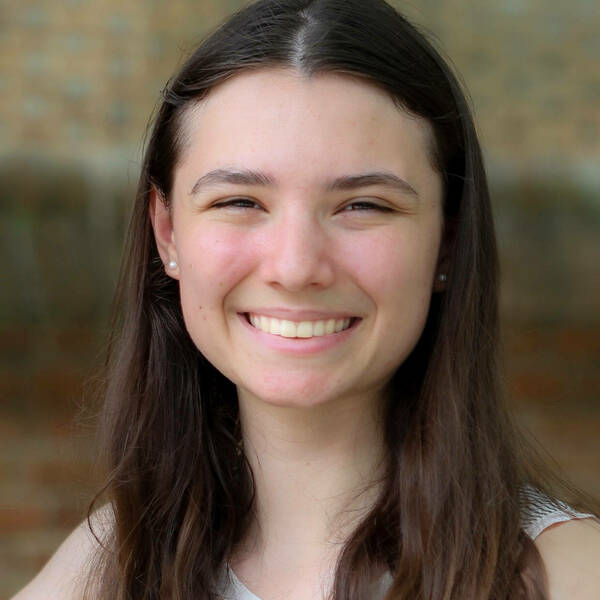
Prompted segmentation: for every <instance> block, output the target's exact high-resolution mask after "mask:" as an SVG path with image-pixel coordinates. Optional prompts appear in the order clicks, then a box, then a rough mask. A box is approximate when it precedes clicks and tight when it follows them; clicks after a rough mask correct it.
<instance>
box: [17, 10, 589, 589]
mask: <svg viewBox="0 0 600 600" xmlns="http://www.w3.org/2000/svg"><path fill="white" fill-rule="evenodd" d="M497 293H498V291H497V259H496V248H495V242H494V231H493V224H492V217H491V213H490V205H489V199H488V191H487V186H486V178H485V173H484V169H483V166H482V161H481V154H480V149H479V145H478V141H477V137H476V134H475V130H474V127H473V123H472V119H471V116H470V113H469V109H468V106H467V103H466V102H465V99H464V96H463V94H462V93H461V91H460V89H459V86H458V84H457V83H456V80H455V78H454V77H453V75H452V74H451V72H450V70H449V69H448V67H447V66H446V65H445V63H444V62H443V61H442V59H441V58H440V57H439V55H438V54H437V53H436V52H435V51H434V50H433V49H432V48H431V46H430V45H429V44H428V43H427V41H426V40H425V39H424V38H423V37H422V36H421V35H420V34H419V33H418V32H417V31H416V30H415V29H414V27H412V26H411V25H410V24H408V23H407V21H406V20H404V19H403V18H402V17H401V16H400V15H398V14H397V13H396V12H395V11H394V10H393V9H392V8H391V7H390V6H389V5H387V4H385V3H384V2H383V1H382V0H368V1H366V0H262V1H259V2H257V3H254V4H252V5H250V6H249V7H247V8H246V9H244V10H242V11H241V12H240V13H238V14H237V15H235V16H233V17H232V18H231V19H230V20H229V21H228V22H227V23H226V24H225V25H224V26H223V27H221V28H220V29H219V30H218V31H217V32H216V33H214V34H213V35H212V36H211V37H209V38H208V39H207V40H206V41H205V42H204V43H203V44H202V45H201V46H200V47H199V48H198V49H197V50H196V51H195V52H194V53H193V55H192V56H191V57H190V58H189V60H188V61H187V63H186V64H185V65H184V67H183V68H182V70H181V71H180V73H178V74H177V75H176V76H175V77H174V78H173V79H172V80H171V82H170V83H169V85H168V87H167V88H166V89H165V92H164V100H163V103H162V106H161V107H160V110H159V112H158V114H157V116H156V119H155V124H154V129H153V131H152V134H151V137H150V140H149V143H148V147H147V151H146V156H145V160H144V164H143V167H142V173H141V177H140V183H139V189H138V195H137V202H136V205H135V209H134V214H133V218H132V222H131V227H130V231H129V237H128V246H127V251H126V253H125V262H124V268H123V272H122V277H121V283H120V291H119V296H118V298H119V306H120V309H121V312H120V313H119V315H120V318H119V320H118V321H117V323H116V325H115V334H114V337H113V339H112V345H111V349H110V361H109V365H108V372H107V377H106V389H105V408H104V417H103V434H104V439H105V440H106V457H107V464H108V467H109V474H110V475H109V478H108V483H107V486H106V489H105V490H104V492H105V496H103V497H102V502H103V503H104V504H103V507H102V508H100V509H99V510H98V511H96V512H95V513H93V514H92V515H91V517H90V520H89V523H85V524H83V525H82V526H81V527H80V528H79V529H78V530H77V531H76V532H75V533H74V534H73V535H72V536H71V537H70V538H69V539H68V540H67V541H66V542H65V544H64V545H63V546H62V547H61V549H59V551H58V552H57V554H56V555H55V557H54V558H53V559H52V560H51V561H50V563H49V564H48V565H47V567H46V568H45V569H44V570H43V571H42V573H41V574H40V575H39V576H38V578H37V579H36V580H34V581H33V582H32V583H31V584H30V585H29V586H28V587H27V588H26V589H25V590H24V591H23V592H21V594H19V595H18V596H17V598H19V599H20V600H25V599H36V598H48V597H52V598H59V597H60V598H81V597H84V595H85V597H88V598H93V599H96V600H99V599H109V598H110V599H135V600H144V599H148V600H150V599H158V598H161V599H177V600H184V599H186V600H187V599H191V598H194V599H202V598H204V599H216V598H233V599H238V600H241V599H252V600H256V599H257V598H259V599H262V600H275V599H279V598H286V599H291V600H296V599H298V600H299V599H303V600H304V599H321V598H334V599H336V600H341V599H364V600H371V599H375V598H377V599H379V598H385V599H386V600H392V599H394V600H396V599H397V600H400V599H402V600H409V599H410V600H415V599H419V598H421V599H428V600H465V599H484V598H486V599H488V598H489V599H509V598H510V599H514V598H523V599H527V600H533V599H542V598H552V599H562V598H569V599H570V600H571V599H575V600H577V599H578V600H587V599H590V600H591V599H592V598H598V597H600V578H599V575H598V569H597V566H598V564H600V525H598V524H597V523H596V522H595V520H594V518H593V517H591V515H590V514H589V512H591V510H592V509H594V508H595V507H593V506H591V505H584V504H583V503H582V502H581V501H579V502H578V501H577V499H576V498H575V499H574V498H573V497H571V498H568V497H567V496H566V495H565V487H564V486H563V487H562V488H561V487H554V488H553V487H551V486H550V484H549V481H550V480H549V479H548V477H546V476H542V474H541V472H540V471H539V470H538V467H536V463H535V462H533V458H532V455H531V454H530V453H526V452H525V445H524V443H523V442H522V440H521V439H520V438H519V437H518V436H517V434H516V433H515V432H514V431H513V429H512V427H511V424H510V422H509V420H508V418H507V416H506V414H505V412H504V408H503V405H502V402H501V393H500V389H499V388H500V386H499V382H498V369H497V360H496V359H497V351H498V317H497ZM561 490H562V491H561ZM559 500H563V501H564V500H570V501H571V506H572V507H573V508H570V507H569V506H567V505H566V504H563V503H561V502H560V501H559ZM575 509H578V510H580V511H585V510H586V509H587V511H588V512H587V513H584V512H576V511H575ZM90 526H91V527H92V529H93V532H94V534H92V533H90Z"/></svg>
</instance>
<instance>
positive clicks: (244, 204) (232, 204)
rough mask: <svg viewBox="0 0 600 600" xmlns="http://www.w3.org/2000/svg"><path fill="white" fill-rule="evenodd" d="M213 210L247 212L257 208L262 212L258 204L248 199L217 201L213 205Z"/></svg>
mask: <svg viewBox="0 0 600 600" xmlns="http://www.w3.org/2000/svg"><path fill="white" fill-rule="evenodd" d="M213 208H225V209H238V210H240V209H241V210H248V209H251V208H258V209H259V210H262V207H261V206H260V204H258V203H257V202H255V201H254V200H251V199H250V198H227V200H219V202H215V203H214V204H213Z"/></svg>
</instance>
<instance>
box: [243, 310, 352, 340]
mask: <svg viewBox="0 0 600 600" xmlns="http://www.w3.org/2000/svg"><path fill="white" fill-rule="evenodd" d="M246 319H247V320H248V322H249V323H250V324H251V325H252V326H253V327H255V328H256V329H259V330H260V331H263V332H264V333H270V334H272V335H279V336H281V337H287V338H312V337H321V336H324V335H331V334H333V333H339V332H341V331H344V330H345V329H348V328H349V327H350V326H351V325H353V324H354V323H355V322H356V321H357V320H358V319H357V318H356V317H352V318H350V317H346V318H344V319H322V320H318V321H289V320H287V319H277V318H275V317H267V316H265V315H259V314H256V313H246Z"/></svg>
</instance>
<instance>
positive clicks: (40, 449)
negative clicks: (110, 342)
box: [0, 0, 600, 597]
mask: <svg viewBox="0 0 600 600" xmlns="http://www.w3.org/2000/svg"><path fill="white" fill-rule="evenodd" d="M240 4H241V3H240V2H238V1H225V0H213V1H206V0H204V1H197V0H171V1H170V2H165V1H164V0H144V1H140V2H135V3H125V4H124V3H122V2H117V1H116V0H98V1H95V2H89V1H85V0H65V1H64V2H61V3H59V4H58V5H57V4H56V3H51V2H50V1H49V0H37V1H31V0H23V1H20V2H12V3H4V4H3V5H2V13H3V18H2V20H1V21H0V74H1V76H0V197H1V198H2V201H1V202H0V255H1V256H2V257H3V269H2V270H0V277H1V279H0V285H1V287H2V290H3V293H2V295H1V297H0V356H1V359H2V363H1V366H0V369H1V370H0V597H5V596H6V595H8V594H10V593H12V592H13V591H15V590H16V589H17V588H18V587H20V586H21V585H22V584H23V583H24V582H25V581H26V580H27V579H29V578H30V577H31V576H32V575H33V574H34V573H35V572H36V571H37V570H39V568H40V567H41V565H42V564H43V563H44V562H45V560H46V559H47V558H48V556H49V555H50V553H51V552H52V551H53V550H54V549H55V548H56V546H57V545H58V543H59V542H60V540H61V539H62V538H63V537H64V536H65V535H66V534H67V532H68V531H70V530H71V529H72V528H73V527H74V526H75V525H76V524H77V523H78V522H79V521H80V520H81V519H82V518H83V515H84V512H85V508H86V506H87V503H88V501H89V499H90V497H91V495H92V493H93V491H94V490H95V489H96V488H97V485H98V482H97V481H94V480H93V475H92V473H93V470H92V465H93V460H94V452H93V445H92V439H93V410H92V409H91V408H90V407H91V406H93V404H91V403H90V399H89V396H88V395H87V392H86V389H87V388H86V387H84V384H85V383H86V382H87V381H89V380H90V379H91V378H93V375H94V370H95V368H96V367H97V366H98V364H99V358H98V357H99V354H100V352H101V349H102V345H103V341H104V336H105V333H106V327H107V322H108V307H109V304H110V297H111V292H112V288H113V285H114V281H115V274H116V271H117V268H118V257H119V254H120V244H121V240H122V236H123V230H124V222H125V218H126V214H127V212H128V206H129V203H130V200H131V198H132V194H133V188H134V184H135V180H136V178H137V171H138V167H139V161H140V158H139V157H140V151H139V149H140V145H141V141H142V138H143V132H144V128H145V124H146V120H147V118H148V115H149V114H150V112H151V110H152V108H153V106H155V103H156V102H157V99H158V97H159V93H160V90H161V89H162V87H163V86H164V84H165V81H166V79H167V78H168V76H169V75H170V74H171V72H172V70H173V68H174V66H175V65H176V64H177V63H178V62H180V61H181V57H182V56H183V55H184V54H185V52H186V51H187V49H188V48H189V47H190V44H192V43H193V42H194V41H195V40H197V39H199V38H200V37H201V36H202V34H203V32H204V31H205V30H206V29H207V28H210V27H212V26H213V25H214V24H215V23H217V22H218V21H219V20H220V19H221V18H222V16H223V15H225V14H226V13H228V12H230V11H231V10H233V9H235V8H237V7H238V6H239V5H240ZM394 4H395V5H396V6H398V7H400V8H402V9H403V10H405V12H406V13H407V14H408V15H409V16H411V17H412V18H413V19H414V20H415V21H416V22H418V23H420V24H422V26H423V27H424V28H426V29H427V30H430V31H431V32H432V33H433V34H434V35H435V36H436V37H437V38H438V42H437V45H438V46H441V47H442V48H443V49H445V51H446V53H447V54H448V55H449V56H450V57H451V58H452V61H453V63H454V64H455V65H456V67H457V69H458V70H459V71H460V73H461V74H462V75H463V78H464V80H465V81H466V82H467V84H468V88H469V90H470V92H471V95H472V98H473V104H474V108H475V113H476V117H477V121H478V126H479V129H480V134H481V137H482V140H483V143H484V147H485V152H486V160H487V163H488V166H489V171H490V176H491V177H490V178H491V183H492V191H493V200H494V205H495V209H496V213H497V228H498V233H499V242H500V250H501V255H502V264H503V295H502V310H503V315H504V317H505V323H506V324H507V325H506V327H505V336H506V350H507V351H506V359H507V387H508V390H509V392H510V399H511V404H512V406H513V407H514V409H515V411H516V412H517V415H518V417H519V419H520V420H521V422H522V423H523V424H525V425H526V426H528V427H530V428H531V429H532V431H533V432H534V433H535V434H536V435H537V436H538V437H539V438H540V439H541V440H542V441H543V442H544V443H545V444H546V445H547V446H548V447H549V448H550V449H551V450H552V452H553V454H554V455H555V456H556V457H557V460H558V461H559V463H560V464H561V465H562V466H563V467H564V468H565V469H566V470H567V472H568V473H569V474H570V475H571V476H572V477H573V479H574V480H575V481H576V482H578V483H579V484H580V485H582V486H583V487H584V488H586V489H588V490H590V491H592V492H594V493H596V494H600V407H599V404H600V403H599V392H600V377H599V375H598V366H599V365H600V335H599V334H600V315H599V313H598V306H600V243H599V242H600V200H599V197H600V172H599V170H598V168H597V165H598V164H599V162H600V161H599V157H600V131H599V129H600V111H599V110H598V108H597V107H598V105H599V102H600V70H599V69H598V68H597V64H598V61H599V59H600V38H599V36H598V31H599V30H600V8H599V6H598V3H597V2H596V1H595V0H592V1H587V0H577V1H575V2H570V3H568V4H565V3H563V2H561V1H560V0H544V1H543V2H542V0H504V1H503V2H493V1H492V0H448V1H446V2H439V1H434V0H422V1H420V2H411V3H404V2H394Z"/></svg>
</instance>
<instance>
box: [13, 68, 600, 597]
mask: <svg viewBox="0 0 600 600" xmlns="http://www.w3.org/2000/svg"><path fill="white" fill-rule="evenodd" d="M184 130H185V134H186V144H185V147H184V150H183V153H182V156H181V159H180V161H179V164H178V165H177V167H176V170H175V174H174V175H175V177H174V181H175V183H174V189H173V192H172V194H171V198H170V200H171V203H170V207H169V208H167V207H165V205H164V204H163V202H162V201H161V199H160V198H159V196H158V194H157V193H156V192H154V193H153V194H152V198H151V219H152V223H153V227H154V231H155V235H156V241H157V246H158V248H159V252H160V255H161V258H162V260H163V262H164V263H165V265H167V266H166V269H167V273H168V274H169V275H170V276H172V277H174V278H176V279H178V280H179V284H180V290H181V303H182V310H183V314H184V318H185V322H186V326H187V328H188V331H189V333H190V335H191V337H192V339H193V340H194V342H195V343H196V345H197V347H198V348H199V350H200V351H201V352H203V353H204V354H205V356H206V357H207V358H208V359H209V360H211V361H212V362H213V364H215V366H216V367H217V368H219V369H220V370H221V371H222V372H223V373H224V374H225V375H226V376H227V377H229V378H230V379H231V380H232V381H233V382H234V383H235V384H236V386H237V389H238V396H239V402H240V417H241V423H242V431H243V436H244V446H245V451H246V454H247V457H248V460H249V461H250V464H251V466H252V468H253V471H254V474H255V479H256V490H257V521H256V523H255V524H254V527H253V529H252V530H251V532H250V534H249V536H248V538H247V539H246V540H244V543H243V544H242V545H241V546H240V547H239V548H238V549H237V550H236V552H235V553H234V556H233V557H232V558H231V561H230V562H231V565H232V566H233V569H234V571H235V572H236V574H237V575H238V577H240V579H242V581H244V583H246V585H247V586H248V587H249V588H250V589H251V590H252V591H253V592H254V593H255V594H257V595H258V596H259V597H261V598H262V599H263V600H272V599H274V598H277V597H285V598H288V599H290V600H295V599H303V600H305V599H307V598H315V599H316V598H322V597H323V592H324V591H326V590H327V589H328V586H329V585H330V583H331V581H330V579H329V575H330V574H331V572H332V569H333V567H334V563H335V559H336V558H337V552H338V550H339V548H340V543H341V542H342V541H343V540H344V538H345V536H346V535H347V534H348V533H349V531H350V530H351V527H352V525H353V523H354V522H355V521H356V519H360V518H361V517H362V516H363V515H364V514H365V511H366V510H368V509H369V507H370V506H371V504H372V502H373V500H374V498H375V496H376V493H377V491H378V487H377V486H378V484H377V477H378V475H380V472H381V470H380V465H381V456H382V448H381V435H380V418H379V409H380V406H381V402H382V399H383V393H384V390H385V386H386V384H387V382H388V381H389V378H390V377H391V375H392V374H393V372H394V371H395V369H396V368H397V367H398V365H400V364H401V363H402V361H403V360H404V359H405V358H406V356H407V355H408V354H409V353H410V351H411V350H412V348H413V347H414V345H415V343H416V342H417V340H418V338H419V336H420V334H421V332H422V329H423V326H424V323H425V319H426V316H427V311H428V308H429V301H430V298H431V294H432V293H434V292H436V291H438V290H440V289H442V288H441V286H442V284H440V283H439V282H438V280H437V274H438V273H439V272H443V270H444V266H445V265H444V260H445V258H444V240H443V222H442V209H441V183H440V177H439V175H438V174H437V173H436V172H435V170H434V169H433V167H432V166H431V161H430V155H431V152H430V151H431V142H430V140H431V133H430V131H429V127H428V126H427V124H426V123H425V122H423V121H422V120H420V119H418V118H415V117H413V116H411V115H408V114H406V113H403V112H402V111H400V110H399V109H398V108H397V107H396V106H395V105H394V104H393V102H392V101H391V99H390V98H389V97H388V96H386V95H385V94H384V93H383V92H381V91H379V90H378V89H376V88H374V87H372V86H370V85H368V84H367V83H365V82H362V81H359V80H357V79H353V78H350V77H347V76H337V75H331V74H327V75H319V76H315V77H312V78H306V77H304V76H302V75H301V74H298V73H295V72H293V71H282V70H264V71H258V72H253V73H246V74H242V75H239V76H236V77H234V78H232V79H230V80H229V81H227V82H226V83H224V84H222V85H220V86H218V87H217V88H215V89H214V90H212V91H211V93H210V94H209V95H208V97H207V99H205V100H204V101H202V102H201V103H199V104H198V105H196V106H195V107H194V108H193V109H192V110H190V111H189V112H188V113H187V114H186V116H185V119H184ZM224 168H235V169H236V170H237V171H240V170H243V169H246V170H253V171H259V172H261V173H262V174H266V175H268V176H269V177H270V178H271V179H272V182H271V183H270V184H269V185H264V184H260V185H257V184H249V183H247V182H246V183H243V184H242V183H239V182H238V183H235V184H232V183H231V182H229V183H223V182H221V183H218V184H215V183H214V182H213V183H212V184H211V185H210V186H203V187H202V188H201V190H199V191H198V192H197V193H195V194H190V191H191V190H192V188H193V187H194V185H195V183H196V182H197V181H198V179H199V178H200V177H202V176H204V175H206V174H207V173H209V172H211V171H214V170H215V169H224ZM373 171H376V172H386V173H388V174H389V173H391V174H394V175H396V176H397V177H399V178H402V179H403V180H404V181H406V182H407V183H408V185H410V186H411V188H412V189H413V190H414V191H415V192H416V194H413V193H411V192H408V191H407V190H406V189H404V190H398V189H396V188H390V187H389V186H385V185H381V184H377V185H370V186H360V187H356V186H355V187H350V188H347V189H344V190H340V189H337V190H335V191H331V190H328V189H327V183H328V182H330V181H331V180H332V179H335V178H338V177H341V176H347V175H355V174H362V173H365V172H373ZM240 198H243V201H241V202H240V201H239V199H240ZM235 199H238V200H237V201H234V200H235ZM366 203H369V204H366ZM373 204H376V205H378V206H385V207H386V208H388V209H389V210H386V211H382V210H378V209H376V208H374V207H373ZM170 261H175V262H176V263H177V267H176V268H174V269H172V268H170V267H168V264H169V262H170ZM283 309H285V311H287V312H286V315H288V316H289V317H290V318H292V319H293V318H294V317H297V318H298V320H302V319H304V318H308V317H307V315H310V316H312V317H313V318H318V317H319V316H323V315H331V314H336V315H340V314H343V315H348V316H352V317H355V318H356V322H355V325H354V326H353V327H352V328H350V329H349V330H348V331H346V332H345V333H343V334H334V335H337V336H338V337H337V338H336V337H333V338H332V340H333V342H331V343H324V344H320V342H317V343H313V342H314V341H311V340H288V341H287V342H286V343H285V344H279V342H277V343H275V345H274V344H272V343H270V342H269V339H268V338H266V337H265V336H266V335H268V334H264V335H259V334H258V333H257V332H256V331H253V330H252V328H251V326H250V325H249V324H248V323H247V322H246V321H245V319H244V317H243V316H240V315H241V314H242V315H243V313H245V312H247V311H254V312H266V313H268V312H269V311H271V312H277V311H282V310H283ZM285 311H284V312H285ZM306 311H311V312H310V313H307V312H306ZM271 341H272V340H271ZM307 342H308V344H309V345H306V344H307ZM278 344H279V345H278ZM303 344H305V345H304V346H303ZM310 344H313V346H311V345H310ZM306 348H309V351H308V352H307V351H305V350H306ZM536 543H537V545H538V548H539V549H540V552H541V553H542V557H543V559H544V562H545V564H546V565H547V566H548V570H549V573H550V577H549V579H550V588H551V596H550V597H551V599H552V600H563V599H567V598H568V599H569V600H572V599H575V600H591V599H592V598H597V597H598V594H599V591H600V580H599V578H598V574H597V569H596V566H597V564H598V556H600V526H598V525H597V524H594V523H593V522H592V521H590V520H586V521H581V522H569V523H564V524H561V525H560V526H556V527H553V528H550V529H549V530H547V531H546V532H543V533H542V534H541V535H540V536H539V538H538V540H537V542H536ZM94 547H95V543H94V541H93V539H92V538H91V537H90V535H89V533H88V532H87V528H86V526H85V525H82V526H81V527H80V528H79V529H78V530H76V531H75V532H74V533H73V534H72V536H71V537H70V538H69V539H68V540H67V541H66V542H65V544H63V546H62V547H61V548H60V549H59V551H58V552H57V554H56V555H55V556H54V557H53V559H52V560H51V561H50V563H49V564H48V565H47V566H46V567H45V569H44V570H43V571H42V572H41V573H40V575H39V576H38V577H37V578H36V579H35V580H34V581H33V582H32V583H31V584H30V585H29V586H28V587H27V588H25V590H23V592H22V593H21V594H19V595H18V596H17V597H16V598H17V599H18V600H34V599H37V598H47V597H61V598H75V597H77V593H78V590H77V586H76V585H75V583H74V580H75V576H76V575H77V574H80V573H82V572H83V571H84V569H85V562H84V561H85V559H86V558H87V557H88V556H89V554H90V552H91V551H92V549H93V548H94Z"/></svg>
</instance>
